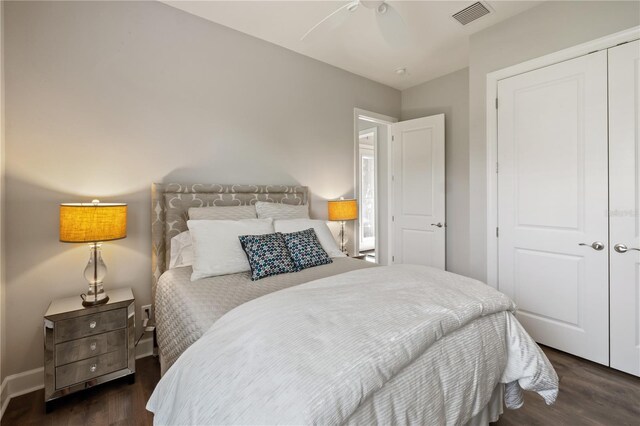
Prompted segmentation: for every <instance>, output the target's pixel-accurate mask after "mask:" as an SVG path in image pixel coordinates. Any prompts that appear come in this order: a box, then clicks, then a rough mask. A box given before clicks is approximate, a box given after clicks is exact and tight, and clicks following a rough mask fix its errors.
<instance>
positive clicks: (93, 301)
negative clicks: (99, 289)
mask: <svg viewBox="0 0 640 426" xmlns="http://www.w3.org/2000/svg"><path fill="white" fill-rule="evenodd" d="M80 297H82V306H96V305H102V304H103V303H107V302H108V301H109V296H107V294H106V293H100V294H98V296H97V297H93V296H85V295H82V296H80Z"/></svg>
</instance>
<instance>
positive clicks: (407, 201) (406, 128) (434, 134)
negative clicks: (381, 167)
mask: <svg viewBox="0 0 640 426" xmlns="http://www.w3.org/2000/svg"><path fill="white" fill-rule="evenodd" d="M391 134H392V142H391V144H392V161H393V206H394V211H393V216H394V224H393V247H394V250H393V262H394V263H412V264H416V265H427V266H433V267H435V268H439V269H444V268H445V226H444V224H445V222H444V221H445V194H444V179H445V175H444V114H439V115H433V116H430V117H422V118H416V119H414V120H407V121H401V122H400V123H395V124H392V125H391Z"/></svg>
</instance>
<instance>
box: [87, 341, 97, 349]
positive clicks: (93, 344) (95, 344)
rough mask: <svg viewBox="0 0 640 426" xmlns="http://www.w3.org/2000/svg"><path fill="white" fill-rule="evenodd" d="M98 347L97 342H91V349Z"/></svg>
mask: <svg viewBox="0 0 640 426" xmlns="http://www.w3.org/2000/svg"><path fill="white" fill-rule="evenodd" d="M97 347H98V344H97V343H96V342H91V344H90V345H89V349H91V350H92V351H95V350H96V348H97Z"/></svg>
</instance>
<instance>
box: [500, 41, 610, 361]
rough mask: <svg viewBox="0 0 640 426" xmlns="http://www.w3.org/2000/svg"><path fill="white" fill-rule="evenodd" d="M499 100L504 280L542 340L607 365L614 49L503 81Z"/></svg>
mask: <svg viewBox="0 0 640 426" xmlns="http://www.w3.org/2000/svg"><path fill="white" fill-rule="evenodd" d="M498 101H499V108H498V225H499V229H498V230H497V231H499V236H498V256H499V266H498V283H499V284H498V285H499V289H500V291H502V292H504V293H506V294H507V295H509V296H510V297H511V298H513V299H514V301H515V302H516V303H517V305H518V318H519V320H520V321H521V322H522V324H523V325H524V327H525V328H526V329H527V331H528V332H529V333H530V334H531V335H532V336H533V338H534V339H535V340H536V341H538V342H540V343H542V344H545V345H548V346H551V347H554V348H558V349H560V350H562V351H565V352H569V353H572V354H575V355H578V356H580V357H583V358H587V359H590V360H592V361H595V362H599V363H602V364H607V365H608V363H609V327H608V325H609V303H608V301H609V289H608V273H609V270H608V252H607V250H606V246H607V245H608V217H607V209H608V199H607V197H608V189H607V185H608V176H607V174H608V164H607V53H606V51H601V52H596V53H593V54H590V55H586V56H583V57H580V58H576V59H573V60H570V61H566V62H562V63H559V64H555V65H552V66H548V67H546V68H541V69H538V70H535V71H531V72H528V73H524V74H520V75H518V76H514V77H511V78H508V79H505V80H502V81H500V82H499V83H498ZM597 242H599V243H601V244H602V246H600V245H599V244H597ZM582 244H585V245H582ZM592 244H593V247H592Z"/></svg>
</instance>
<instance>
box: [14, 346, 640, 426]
mask: <svg viewBox="0 0 640 426" xmlns="http://www.w3.org/2000/svg"><path fill="white" fill-rule="evenodd" d="M543 349H544V351H545V353H546V354H547V356H548V357H549V359H550V360H551V362H552V363H553V366H554V367H555V368H556V371H557V372H558V375H559V376H560V396H559V397H558V401H557V402H556V404H555V405H553V406H546V405H545V404H544V402H543V401H542V398H540V397H538V396H537V395H534V394H531V393H530V392H527V395H526V397H525V405H524V407H523V408H521V409H519V410H514V411H510V410H507V411H505V413H504V415H503V416H502V417H501V418H500V420H499V421H498V422H497V423H496V424H497V425H499V426H503V425H504V426H509V425H576V426H577V425H612V426H614V425H615V426H618V425H633V426H640V379H638V378H637V377H633V376H630V375H627V374H624V373H620V372H618V371H615V370H611V369H609V368H607V367H603V366H600V365H598V364H594V363H592V362H589V361H585V360H582V359H580V358H576V357H574V356H571V355H567V354H565V353H562V352H559V351H556V350H554V349H550V348H545V347H543ZM136 369H137V374H136V383H135V384H133V385H129V384H127V382H126V380H122V381H118V382H112V383H106V384H104V385H102V386H98V387H95V388H92V389H89V390H87V391H85V392H80V393H78V394H75V395H71V396H69V397H67V398H62V399H61V400H60V401H59V403H58V405H57V406H56V408H55V409H54V411H53V412H51V413H49V414H45V412H44V403H43V398H44V391H43V390H39V391H36V392H32V393H29V394H26V395H22V396H19V397H16V398H14V399H12V400H11V402H10V403H9V406H8V407H7V411H6V412H5V414H4V416H3V418H2V426H5V425H6V426H8V425H56V426H57V425H83V424H91V425H150V424H151V423H152V420H153V417H152V415H151V414H150V413H149V412H147V411H146V410H145V408H144V407H145V404H146V402H147V400H148V399H149V396H150V395H151V392H152V391H153V388H154V386H155V385H156V383H157V382H158V380H159V378H160V365H159V363H158V361H157V360H156V359H155V358H153V357H148V358H142V359H139V360H138V361H137V363H136Z"/></svg>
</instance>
